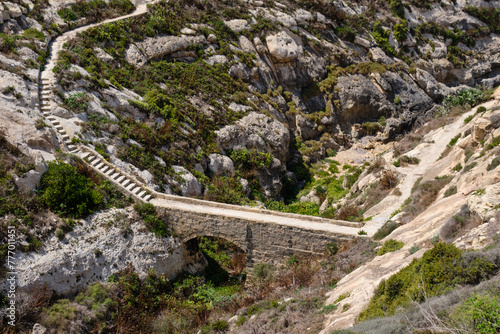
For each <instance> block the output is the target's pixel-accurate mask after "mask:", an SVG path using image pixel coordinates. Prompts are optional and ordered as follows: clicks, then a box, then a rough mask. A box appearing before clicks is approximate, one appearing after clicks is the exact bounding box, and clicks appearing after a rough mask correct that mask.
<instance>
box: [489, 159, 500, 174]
mask: <svg viewBox="0 0 500 334" xmlns="http://www.w3.org/2000/svg"><path fill="white" fill-rule="evenodd" d="M498 166H500V157H495V158H494V159H493V160H492V161H491V163H490V164H488V166H487V167H486V170H487V171H490V170H493V169H495V168H497V167H498Z"/></svg>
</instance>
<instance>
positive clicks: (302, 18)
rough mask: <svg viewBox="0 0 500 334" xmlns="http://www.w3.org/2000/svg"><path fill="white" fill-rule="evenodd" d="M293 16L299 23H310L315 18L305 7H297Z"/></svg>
mask: <svg viewBox="0 0 500 334" xmlns="http://www.w3.org/2000/svg"><path fill="white" fill-rule="evenodd" d="M293 16H294V17H295V20H296V21H297V23H298V24H308V23H309V22H311V21H312V20H313V16H312V14H311V13H310V12H308V11H307V10H304V9H297V10H296V11H295V13H293Z"/></svg>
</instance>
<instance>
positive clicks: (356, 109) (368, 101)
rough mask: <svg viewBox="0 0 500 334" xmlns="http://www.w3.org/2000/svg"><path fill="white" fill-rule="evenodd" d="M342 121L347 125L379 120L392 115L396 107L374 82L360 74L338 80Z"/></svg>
mask: <svg viewBox="0 0 500 334" xmlns="http://www.w3.org/2000/svg"><path fill="white" fill-rule="evenodd" d="M336 88H337V89H338V90H339V98H340V109H341V114H340V117H341V121H344V122H347V123H355V122H363V121H365V120H367V119H378V118H379V117H380V116H383V115H384V116H385V115H388V114H391V113H392V111H393V109H394V107H393V106H392V105H391V103H390V102H389V101H388V100H387V98H386V96H385V95H384V94H382V93H381V92H380V91H379V90H378V89H377V87H376V86H375V85H374V84H373V82H372V81H371V80H370V79H368V78H366V77H364V76H362V75H359V74H356V75H350V76H342V77H339V78H338V83H337V86H336Z"/></svg>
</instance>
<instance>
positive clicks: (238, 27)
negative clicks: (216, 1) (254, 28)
mask: <svg viewBox="0 0 500 334" xmlns="http://www.w3.org/2000/svg"><path fill="white" fill-rule="evenodd" d="M224 23H225V24H226V25H227V26H228V27H229V28H230V29H231V30H232V31H234V32H235V33H238V34H239V33H240V32H242V31H244V30H247V29H249V28H250V24H249V23H248V21H247V20H243V19H236V20H230V21H224Z"/></svg>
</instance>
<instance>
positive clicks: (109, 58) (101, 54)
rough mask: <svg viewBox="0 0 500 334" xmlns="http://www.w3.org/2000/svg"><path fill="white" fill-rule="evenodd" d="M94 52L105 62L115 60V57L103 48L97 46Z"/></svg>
mask: <svg viewBox="0 0 500 334" xmlns="http://www.w3.org/2000/svg"><path fill="white" fill-rule="evenodd" d="M94 52H95V55H96V56H97V58H99V59H100V60H102V61H103V62H105V63H110V62H112V61H113V57H112V56H111V55H110V54H108V53H107V52H106V51H104V50H103V49H101V48H98V47H95V48H94Z"/></svg>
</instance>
